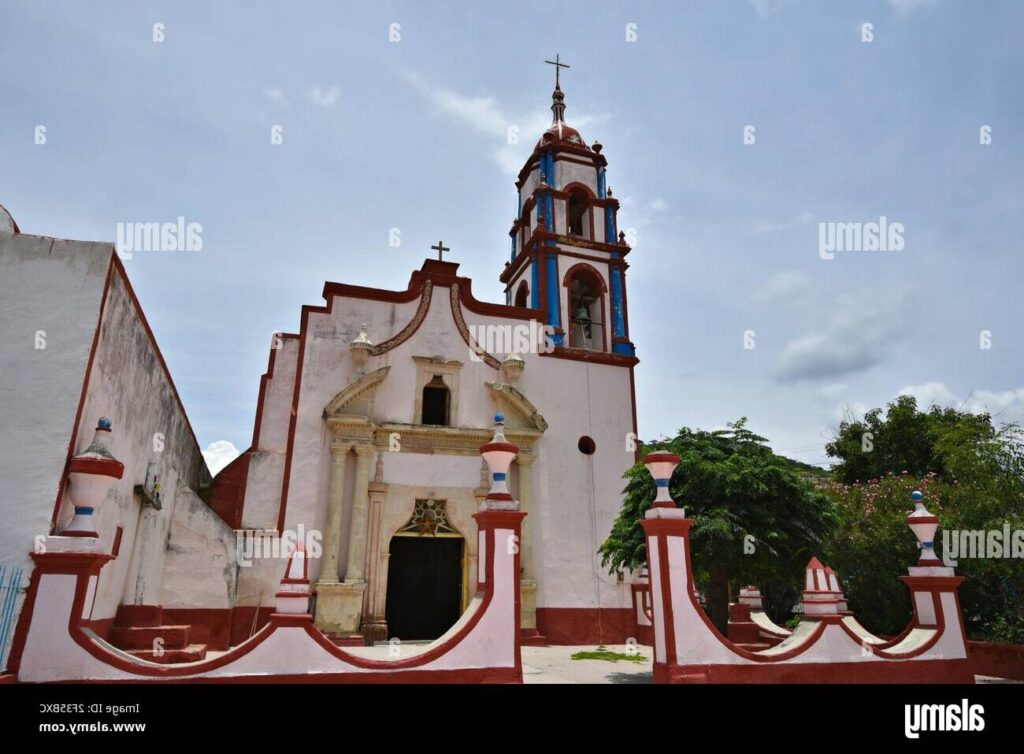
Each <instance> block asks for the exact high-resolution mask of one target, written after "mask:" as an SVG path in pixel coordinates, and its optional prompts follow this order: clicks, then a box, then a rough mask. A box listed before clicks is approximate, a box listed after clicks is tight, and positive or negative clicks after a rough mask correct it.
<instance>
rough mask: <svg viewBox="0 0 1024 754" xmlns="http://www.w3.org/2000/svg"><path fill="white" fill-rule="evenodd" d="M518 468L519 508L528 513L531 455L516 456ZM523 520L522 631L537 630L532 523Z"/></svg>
mask: <svg viewBox="0 0 1024 754" xmlns="http://www.w3.org/2000/svg"><path fill="white" fill-rule="evenodd" d="M516 465H517V466H518V468H519V510H520V511H522V512H523V513H526V514H529V513H531V512H532V507H533V456H531V455H527V454H526V453H520V454H519V455H518V456H517V457H516ZM528 520H530V517H529V515H527V517H526V519H525V520H524V521H523V528H522V538H521V540H520V543H519V556H520V557H519V562H520V565H521V568H520V576H519V578H520V580H521V584H520V599H521V611H520V612H521V616H520V625H521V628H522V629H523V631H528V632H531V633H534V634H535V633H536V632H537V582H536V581H534V579H533V525H532V524H527V523H526V521H528Z"/></svg>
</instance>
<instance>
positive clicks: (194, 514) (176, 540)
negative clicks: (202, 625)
mask: <svg viewBox="0 0 1024 754" xmlns="http://www.w3.org/2000/svg"><path fill="white" fill-rule="evenodd" d="M175 498H176V499H175V501H174V513H173V515H172V517H171V523H170V532H169V534H168V537H167V550H166V556H165V560H164V572H163V583H162V588H161V592H160V604H161V605H163V606H164V607H165V608H176V607H183V608H230V607H234V604H235V594H236V588H237V581H238V564H237V560H236V551H237V550H236V539H235V531H234V529H231V528H229V527H228V526H227V524H225V523H224V522H223V521H221V520H220V518H218V517H217V515H216V514H215V513H214V512H213V511H212V510H210V508H209V506H207V505H206V503H205V502H203V500H202V498H200V497H199V496H198V495H196V494H195V493H194V492H193V491H192V490H190V489H189V488H188V487H186V486H185V485H181V484H179V485H178V486H177V491H176V494H175Z"/></svg>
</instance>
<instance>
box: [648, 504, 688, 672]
mask: <svg viewBox="0 0 1024 754" xmlns="http://www.w3.org/2000/svg"><path fill="white" fill-rule="evenodd" d="M645 523H646V522H645ZM644 530H645V531H646V530H647V527H646V526H645V527H644ZM650 531H651V533H652V534H653V535H654V536H652V534H648V537H647V542H648V546H650V541H651V539H653V538H655V537H657V540H658V581H659V582H660V586H661V609H662V612H664V614H665V619H664V620H663V621H662V623H663V628H664V633H665V662H666V663H668V664H669V665H675V664H676V622H675V613H674V611H673V607H672V585H671V581H670V577H669V573H670V572H669V568H668V537H667V536H666V531H665V530H664V529H662V530H660V531H659V528H658V527H651V529H650ZM689 533H690V527H689V526H687V527H686V529H685V539H686V555H687V556H689V554H690V538H689ZM687 592H690V598H691V600H692V598H693V594H692V592H691V589H690V586H689V584H688V585H687Z"/></svg>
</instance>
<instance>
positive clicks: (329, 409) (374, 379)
mask: <svg viewBox="0 0 1024 754" xmlns="http://www.w3.org/2000/svg"><path fill="white" fill-rule="evenodd" d="M390 371H391V367H390V366H383V367H381V368H380V369H374V370H373V371H372V372H368V373H366V374H364V375H362V376H361V377H358V378H356V379H355V380H353V381H352V382H350V383H349V384H348V385H346V386H345V387H344V388H342V389H341V391H339V392H338V394H337V395H335V396H334V397H333V398H332V399H331V401H330V403H328V404H327V405H326V406H325V407H324V414H323V415H324V418H325V419H328V420H331V419H337V418H342V417H343V416H344V415H343V414H341V411H342V410H343V409H344V408H345V407H346V406H349V405H351V404H352V403H354V402H355V401H357V400H359V399H360V398H362V397H363V396H365V395H367V394H368V393H371V392H373V391H374V390H376V389H377V387H378V386H380V384H381V383H382V382H383V381H384V378H385V377H387V376H388V372H390Z"/></svg>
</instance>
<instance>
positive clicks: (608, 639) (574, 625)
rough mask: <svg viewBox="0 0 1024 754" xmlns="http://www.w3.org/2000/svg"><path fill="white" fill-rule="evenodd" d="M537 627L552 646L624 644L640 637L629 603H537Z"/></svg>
mask: <svg viewBox="0 0 1024 754" xmlns="http://www.w3.org/2000/svg"><path fill="white" fill-rule="evenodd" d="M537 630H538V631H539V632H540V633H541V634H543V636H544V638H545V639H546V640H547V642H546V643H547V644H548V645H551V646H580V645H587V644H593V645H598V644H625V643H626V640H627V639H629V638H630V637H634V638H637V639H639V638H640V637H638V636H637V635H636V630H635V629H634V628H633V620H632V610H631V609H630V608H628V607H621V608H619V607H602V608H596V607H538V608H537Z"/></svg>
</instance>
